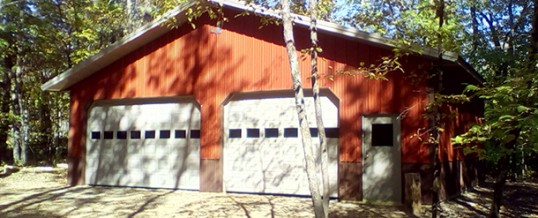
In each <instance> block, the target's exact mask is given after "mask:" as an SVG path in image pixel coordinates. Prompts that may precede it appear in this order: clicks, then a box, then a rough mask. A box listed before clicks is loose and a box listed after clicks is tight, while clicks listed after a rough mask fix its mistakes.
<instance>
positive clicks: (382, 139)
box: [372, 123, 394, 146]
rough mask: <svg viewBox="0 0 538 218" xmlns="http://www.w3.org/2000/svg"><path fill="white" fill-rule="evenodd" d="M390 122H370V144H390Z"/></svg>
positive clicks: (391, 135) (391, 132) (391, 137)
mask: <svg viewBox="0 0 538 218" xmlns="http://www.w3.org/2000/svg"><path fill="white" fill-rule="evenodd" d="M393 138H394V136H393V131H392V124H390V123H389V124H375V123H374V124H372V146H392V142H393Z"/></svg>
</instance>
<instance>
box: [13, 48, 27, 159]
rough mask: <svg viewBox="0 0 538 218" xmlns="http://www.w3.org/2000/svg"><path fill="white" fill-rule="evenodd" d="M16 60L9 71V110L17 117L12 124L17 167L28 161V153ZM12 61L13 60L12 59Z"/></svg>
mask: <svg viewBox="0 0 538 218" xmlns="http://www.w3.org/2000/svg"><path fill="white" fill-rule="evenodd" d="M16 58H17V64H16V65H15V67H12V68H11V69H10V71H11V73H10V74H11V81H12V85H11V103H12V105H11V107H12V108H11V110H12V112H13V114H14V115H15V116H16V117H18V120H16V121H15V122H13V125H12V133H13V139H12V141H13V160H14V161H15V163H16V164H18V165H25V164H26V163H27V161H28V152H27V145H26V137H25V132H26V131H27V129H28V128H26V121H25V119H24V117H25V116H24V108H23V107H22V98H21V97H22V82H21V78H20V77H21V72H22V70H21V65H20V64H21V61H20V58H19V57H16ZM12 60H13V59H12Z"/></svg>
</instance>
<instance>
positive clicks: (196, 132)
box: [190, 130, 200, 139]
mask: <svg viewBox="0 0 538 218" xmlns="http://www.w3.org/2000/svg"><path fill="white" fill-rule="evenodd" d="M190 138H191V139H199V138H200V130H191V137H190Z"/></svg>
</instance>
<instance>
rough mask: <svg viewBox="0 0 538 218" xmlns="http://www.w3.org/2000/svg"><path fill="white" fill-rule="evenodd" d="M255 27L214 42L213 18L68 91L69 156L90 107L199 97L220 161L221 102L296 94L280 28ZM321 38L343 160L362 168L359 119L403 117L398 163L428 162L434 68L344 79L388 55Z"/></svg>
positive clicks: (300, 37)
mask: <svg viewBox="0 0 538 218" xmlns="http://www.w3.org/2000/svg"><path fill="white" fill-rule="evenodd" d="M230 17H233V16H230ZM257 19H258V18H256V17H253V16H242V17H238V18H233V19H231V21H230V22H226V23H224V26H223V29H222V32H220V33H218V34H217V33H216V27H215V25H213V24H214V23H215V22H216V21H211V20H208V19H201V20H200V21H199V22H198V23H197V27H198V28H196V29H192V28H191V27H190V25H184V26H183V27H179V28H177V29H173V30H171V31H170V32H169V33H167V34H165V35H164V36H162V37H160V38H158V39H156V40H155V41H153V42H152V43H150V44H147V45H145V46H143V47H141V48H140V49H138V50H136V51H135V52H133V53H131V54H129V55H127V56H125V57H123V58H121V59H120V60H119V61H117V62H115V63H114V64H112V65H110V66H108V67H106V68H104V69H103V70H101V71H99V72H97V73H95V74H94V75H92V76H91V77H89V78H87V79H85V80H84V81H82V82H80V83H78V84H76V85H74V86H73V87H71V90H70V91H71V98H72V108H71V110H72V111H71V123H70V124H71V128H70V135H69V136H70V145H69V156H70V157H72V158H82V157H83V155H84V154H83V153H84V149H82V148H83V146H84V137H85V136H84V134H85V125H86V123H85V119H86V118H85V113H86V110H87V108H88V107H89V105H90V104H91V103H92V102H93V101H94V100H99V99H119V98H143V97H158V96H178V95H193V96H195V98H196V100H197V101H198V103H199V104H200V105H201V112H202V118H201V119H202V121H201V122H202V128H201V129H202V131H201V133H202V135H201V158H202V159H220V155H221V137H222V133H221V126H222V123H221V120H222V103H223V101H224V100H225V98H226V97H228V96H229V95H230V94H232V93H234V92H248V91H259V90H283V89H291V87H292V85H291V76H290V73H289V63H288V59H287V54H286V50H285V47H284V43H283V40H282V29H281V28H282V27H281V26H274V25H268V26H264V27H263V28H261V29H260V28H259V23H258V20H257ZM295 36H296V40H297V43H296V45H297V49H298V50H301V49H305V48H306V46H307V45H308V42H309V38H308V30H307V29H306V28H300V27H296V34H295ZM319 38H320V46H321V47H322V48H323V52H322V53H321V54H320V59H319V72H320V74H322V75H324V76H327V75H330V74H335V73H336V75H335V76H334V80H330V79H329V78H328V77H323V78H322V80H321V83H322V87H323V88H329V89H330V90H332V92H334V93H335V95H336V96H337V97H338V98H339V100H340V105H339V119H340V120H339V122H340V161H341V162H360V158H361V117H362V115H364V114H399V115H400V114H401V115H402V116H401V118H402V122H401V123H402V135H401V140H402V156H403V157H402V161H403V162H404V163H426V162H428V161H429V156H428V153H429V151H428V147H427V146H426V145H423V143H422V142H421V141H420V140H419V139H418V138H417V137H414V135H415V134H416V133H417V131H418V129H419V128H424V127H426V126H427V124H428V122H427V120H426V119H425V118H423V117H422V116H421V114H422V111H423V108H424V106H425V105H426V104H427V102H428V98H427V92H426V84H427V83H426V81H425V79H424V78H425V74H426V71H425V70H424V69H426V68H424V69H419V67H418V66H422V65H423V64H424V63H426V62H428V61H427V60H424V59H421V58H419V57H407V58H404V59H402V60H401V62H402V64H403V65H404V69H405V73H401V72H392V73H390V74H389V75H388V81H385V80H372V79H368V78H365V77H364V76H361V75H356V76H349V75H341V74H338V73H337V72H341V71H346V70H351V69H356V68H357V67H358V66H359V63H360V62H364V63H366V66H368V65H369V64H377V63H379V62H378V61H380V58H381V57H382V56H386V55H390V54H391V51H390V50H388V49H383V48H380V47H375V46H372V45H369V44H366V43H364V42H360V41H358V40H356V39H350V38H346V37H336V36H334V35H333V34H327V33H323V32H320V36H319ZM297 54H298V55H299V57H300V66H301V72H302V80H303V85H304V87H305V88H309V87H310V82H311V81H310V79H309V75H310V58H309V56H308V55H306V54H302V53H301V52H299V51H298V52H297ZM413 75H417V77H413ZM417 78H421V79H417ZM402 113H403V114H402Z"/></svg>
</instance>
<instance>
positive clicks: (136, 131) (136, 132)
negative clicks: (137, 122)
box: [131, 130, 141, 139]
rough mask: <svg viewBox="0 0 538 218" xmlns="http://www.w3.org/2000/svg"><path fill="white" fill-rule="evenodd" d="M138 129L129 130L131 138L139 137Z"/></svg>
mask: <svg viewBox="0 0 538 218" xmlns="http://www.w3.org/2000/svg"><path fill="white" fill-rule="evenodd" d="M140 136H141V134H140V131H139V130H132V131H131V139H140Z"/></svg>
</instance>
